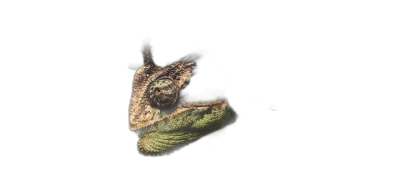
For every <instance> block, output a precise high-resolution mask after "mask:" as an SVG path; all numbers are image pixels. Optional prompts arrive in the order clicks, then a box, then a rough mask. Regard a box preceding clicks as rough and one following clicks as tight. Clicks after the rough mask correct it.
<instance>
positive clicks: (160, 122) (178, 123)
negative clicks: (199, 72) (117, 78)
mask: <svg viewBox="0 0 400 183" xmlns="http://www.w3.org/2000/svg"><path fill="white" fill-rule="evenodd" d="M143 58H144V65H143V67H141V68H140V69H139V70H137V72H136V74H135V78H134V82H133V91H132V99H131V102H130V107H129V124H130V129H131V130H132V131H136V130H141V134H140V137H141V139H140V140H139V142H138V148H139V151H140V152H141V153H143V154H152V155H154V154H160V153H164V152H166V151H167V150H170V149H171V148H173V147H176V146H177V145H180V144H185V143H187V142H190V141H194V140H196V139H198V138H200V137H201V136H203V135H205V134H207V133H209V132H211V131H213V130H215V129H217V128H218V127H220V125H221V122H223V121H225V119H228V118H229V117H231V116H232V114H233V111H231V110H230V109H229V106H228V104H227V103H226V102H225V101H221V100H218V101H214V102H205V103H192V104H185V105H183V106H180V107H178V108H176V109H175V110H174V111H173V112H172V113H170V114H162V113H161V109H171V108H172V107H173V106H177V103H178V98H179V93H180V90H182V89H184V88H185V87H186V86H187V85H188V84H189V80H190V77H191V76H192V71H193V69H194V67H195V62H194V61H195V60H196V59H197V58H198V57H197V56H195V55H189V56H186V57H184V58H182V59H180V60H179V61H178V62H175V63H173V64H171V65H168V66H167V67H164V68H161V67H159V66H157V65H155V64H154V61H153V59H152V55H151V51H150V47H149V46H145V47H144V49H143Z"/></svg>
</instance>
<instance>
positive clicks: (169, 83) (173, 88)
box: [148, 78, 179, 108]
mask: <svg viewBox="0 0 400 183" xmlns="http://www.w3.org/2000/svg"><path fill="white" fill-rule="evenodd" d="M178 96H179V88H178V86H177V85H176V84H175V82H174V80H172V79H171V78H160V79H158V80H156V81H154V82H153V83H152V84H151V85H150V87H149V89H148V97H149V100H150V102H151V105H152V106H153V107H157V108H169V107H172V106H173V105H174V104H175V103H176V101H177V98H178Z"/></svg>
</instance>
